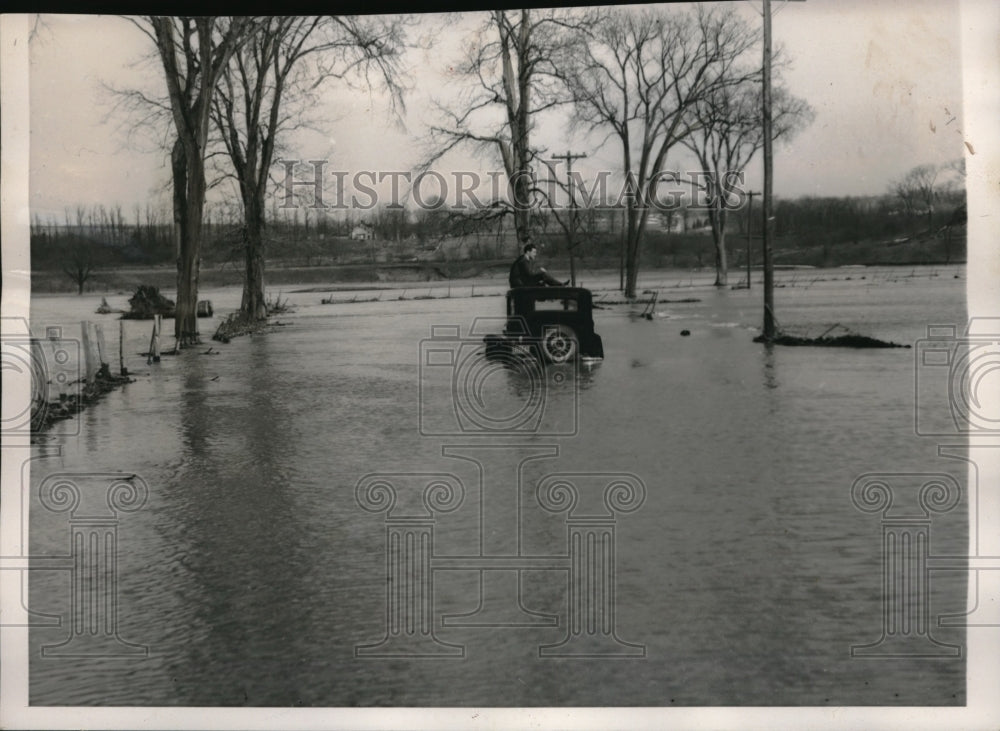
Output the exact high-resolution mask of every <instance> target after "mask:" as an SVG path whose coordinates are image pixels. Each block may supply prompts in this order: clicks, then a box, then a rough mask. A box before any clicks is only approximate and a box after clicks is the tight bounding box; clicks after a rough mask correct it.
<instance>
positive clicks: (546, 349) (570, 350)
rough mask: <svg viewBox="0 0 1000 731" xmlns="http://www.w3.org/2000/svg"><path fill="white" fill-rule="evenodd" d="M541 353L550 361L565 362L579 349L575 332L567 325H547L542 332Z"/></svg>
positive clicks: (574, 355) (573, 356)
mask: <svg viewBox="0 0 1000 731" xmlns="http://www.w3.org/2000/svg"><path fill="white" fill-rule="evenodd" d="M541 346H542V355H544V356H545V359H546V360H547V361H549V362H550V363H566V362H567V361H570V360H573V358H575V357H576V355H577V353H578V352H579V351H580V346H579V342H578V341H577V337H576V332H574V330H573V328H571V327H569V326H568V325H547V326H546V327H545V329H544V330H543V332H542V343H541Z"/></svg>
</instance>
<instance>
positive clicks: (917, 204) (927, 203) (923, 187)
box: [889, 165, 940, 231]
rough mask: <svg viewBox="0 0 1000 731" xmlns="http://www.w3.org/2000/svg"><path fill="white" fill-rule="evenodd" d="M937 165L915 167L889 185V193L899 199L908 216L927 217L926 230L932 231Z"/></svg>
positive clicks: (938, 170)
mask: <svg viewBox="0 0 1000 731" xmlns="http://www.w3.org/2000/svg"><path fill="white" fill-rule="evenodd" d="M939 172H940V168H939V167H938V166H937V165H917V166H916V167H915V168H912V169H910V171H909V172H907V173H906V174H905V175H904V176H903V177H901V178H899V179H898V180H894V181H893V182H891V183H889V192H890V193H891V194H893V195H895V196H896V198H898V199H899V201H900V203H902V204H903V208H904V209H905V211H906V213H907V214H908V215H910V216H916V215H919V214H920V213H923V214H924V215H926V216H927V230H928V231H930V230H932V229H933V218H934V201H935V200H937V188H936V183H937V177H938V173H939Z"/></svg>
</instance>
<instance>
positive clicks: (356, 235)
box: [351, 223, 375, 241]
mask: <svg viewBox="0 0 1000 731" xmlns="http://www.w3.org/2000/svg"><path fill="white" fill-rule="evenodd" d="M374 238H375V229H374V228H372V227H371V226H369V225H368V224H367V223H359V224H358V225H357V226H355V227H354V229H353V230H352V231H351V240H352V241H369V240H371V239H374Z"/></svg>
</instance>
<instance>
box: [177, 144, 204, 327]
mask: <svg viewBox="0 0 1000 731" xmlns="http://www.w3.org/2000/svg"><path fill="white" fill-rule="evenodd" d="M171 162H172V166H173V174H174V225H175V231H176V237H177V309H176V315H175V319H174V335H175V336H176V338H177V341H178V343H179V344H180V345H190V344H194V343H197V342H198V340H199V335H198V318H197V306H198V272H199V269H200V267H201V228H202V221H201V217H202V214H203V212H204V207H205V187H206V186H205V170H204V162H203V160H202V158H201V156H200V155H199V154H197V152H196V151H193V152H192V151H189V150H188V149H187V146H185V145H184V143H183V142H182V141H181V140H180V139H178V140H177V142H175V143H174V148H173V151H172V154H171Z"/></svg>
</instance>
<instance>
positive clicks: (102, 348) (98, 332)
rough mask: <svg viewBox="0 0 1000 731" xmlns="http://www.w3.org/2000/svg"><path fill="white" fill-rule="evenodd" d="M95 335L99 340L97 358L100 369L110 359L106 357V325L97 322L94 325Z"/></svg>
mask: <svg viewBox="0 0 1000 731" xmlns="http://www.w3.org/2000/svg"><path fill="white" fill-rule="evenodd" d="M94 335H95V336H96V340H97V360H98V362H99V365H98V366H97V367H98V368H99V369H100V368H103V367H104V365H105V364H106V363H107V362H108V359H107V358H106V357H105V356H106V355H107V346H106V345H105V344H104V325H101V324H100V323H96V324H95V325H94Z"/></svg>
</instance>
